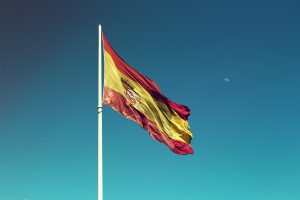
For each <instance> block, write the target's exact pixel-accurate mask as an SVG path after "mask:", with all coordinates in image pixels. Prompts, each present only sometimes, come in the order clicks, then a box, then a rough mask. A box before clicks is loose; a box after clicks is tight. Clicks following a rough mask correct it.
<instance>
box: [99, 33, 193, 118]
mask: <svg viewBox="0 0 300 200" xmlns="http://www.w3.org/2000/svg"><path fill="white" fill-rule="evenodd" d="M102 38H103V41H104V49H105V50H106V51H107V52H108V53H109V54H110V55H111V57H112V58H113V60H114V62H115V64H116V67H117V68H118V69H119V70H120V72H122V73H123V74H124V75H125V76H127V77H129V78H130V79H132V80H134V81H136V82H138V83H139V84H140V85H141V86H142V87H143V88H144V89H145V90H146V91H147V92H148V93H149V94H150V95H151V96H152V97H153V98H155V99H157V100H159V101H161V102H163V103H164V104H166V105H167V106H170V107H171V108H172V109H173V110H174V111H175V112H176V113H177V114H178V115H179V116H180V117H181V118H182V119H184V120H187V119H188V116H189V115H190V109H189V108H188V107H187V106H184V105H181V104H178V103H175V102H173V101H172V100H171V99H169V98H167V97H165V96H164V95H163V94H162V93H161V92H160V89H159V87H158V86H157V84H156V83H155V82H154V81H152V80H151V79H149V78H148V77H146V76H144V75H142V74H141V73H139V72H138V71H136V70H135V69H133V68H132V67H130V66H129V65H128V64H127V63H126V62H125V61H124V60H123V59H122V58H121V57H120V56H119V55H118V54H117V53H116V52H115V51H114V49H113V48H112V47H111V46H110V44H109V42H108V41H107V39H106V37H105V36H104V34H102Z"/></svg>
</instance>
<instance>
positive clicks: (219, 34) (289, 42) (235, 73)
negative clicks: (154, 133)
mask: <svg viewBox="0 0 300 200" xmlns="http://www.w3.org/2000/svg"><path fill="white" fill-rule="evenodd" d="M298 8H299V3H298V2H297V1H289V0H288V1H278V0H277V1H266V0H261V1H233V0H230V1H226V2H225V1H218V0H216V1H188V2H179V1H178V2H175V3H174V1H151V2H149V1H107V0H105V1H94V0H92V1H58V0H54V1H33V0H29V1H26V2H24V1H18V0H17V1H15V2H3V5H2V6H1V8H0V11H1V12H0V13H1V14H0V18H1V21H2V28H1V33H0V36H1V37H0V43H1V46H0V47H1V54H0V69H1V72H0V83H1V84H0V85H1V86H0V89H1V96H0V199H5V200H20V199H21V200H24V199H26V200H37V199H43V200H52V199H55V200H66V199H72V200H81V199H96V198H97V108H96V107H97V35H98V33H97V29H98V24H99V23H101V24H102V27H103V31H104V33H105V34H106V37H107V38H108V40H109V41H110V43H111V45H112V46H113V47H114V49H115V50H116V51H117V52H118V54H119V55H121V57H122V58H123V59H124V60H126V61H127V63H128V64H130V65H131V66H133V67H134V68H135V69H137V70H138V71H140V72H141V73H143V74H145V75H147V76H149V77H151V78H152V79H153V80H155V81H156V83H158V85H159V86H160V88H161V90H162V91H163V92H164V93H165V95H166V96H168V97H169V98H171V99H173V100H174V101H175V102H178V103H181V104H184V105H187V106H189V107H190V108H191V112H192V114H191V116H190V118H189V121H190V127H191V131H192V132H193V134H194V139H193V141H192V146H193V148H194V150H195V154H194V155H192V156H179V155H176V154H173V153H172V152H171V151H170V150H169V149H168V148H167V147H165V146H164V145H162V144H160V143H158V142H156V141H154V140H152V139H151V138H150V137H149V135H148V133H147V132H146V131H144V130H143V129H142V128H140V127H139V126H138V125H137V124H135V123H134V122H132V121H129V120H127V119H125V118H124V117H123V116H121V115H119V114H118V113H116V112H115V111H113V110H112V109H111V108H109V107H104V111H103V118H104V119H103V123H104V125H103V126H104V128H103V130H104V132H103V134H104V135H103V140H104V144H103V145H104V146H103V150H104V155H103V156H104V200H116V199H125V200H126V199H128V200H141V199H142V200H150V199H151V200H153V199H155V200H166V199H172V200H181V199H187V200H199V199H205V200H227V199H228V200H240V199H243V200H253V199H256V200H266V199H270V200H282V199H285V200H298V199H299V198H300V192H299V189H298V187H299V184H300V171H299V169H300V156H299V152H300V147H299V142H300V136H299V133H300V116H299V113H300V105H299V102H300V92H299V86H300V81H299V75H300V67H299V66H300V57H299V52H300V40H299V35H300V28H299V27H300V24H299V23H300V14H299V12H298Z"/></svg>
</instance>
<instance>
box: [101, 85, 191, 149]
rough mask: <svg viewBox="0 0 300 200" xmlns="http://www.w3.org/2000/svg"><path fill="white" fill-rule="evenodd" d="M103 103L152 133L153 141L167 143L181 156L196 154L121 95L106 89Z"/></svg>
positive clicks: (187, 145)
mask: <svg viewBox="0 0 300 200" xmlns="http://www.w3.org/2000/svg"><path fill="white" fill-rule="evenodd" d="M103 103H104V104H106V105H108V106H111V107H112V108H113V109H114V110H116V111H117V112H119V113H120V114H122V115H124V116H125V117H126V118H127V119H130V120H133V121H135V122H137V123H138V124H139V125H140V126H142V127H143V128H144V129H145V130H147V131H149V132H150V135H151V137H152V138H153V139H155V140H157V141H159V142H162V143H165V144H166V145H167V146H168V147H169V148H170V149H171V150H172V151H173V152H174V153H177V154H181V155H183V154H193V153H194V151H193V149H192V147H191V146H190V145H189V144H187V143H185V142H181V141H178V140H174V139H171V138H169V137H167V136H166V135H165V134H164V133H162V132H160V131H159V130H158V128H157V125H156V124H155V123H154V122H152V121H150V120H148V119H147V117H146V116H145V115H144V114H143V113H141V112H140V111H138V110H136V109H135V108H134V107H133V106H132V105H131V104H130V103H129V102H128V101H127V100H126V98H125V97H124V96H123V95H121V94H120V93H118V92H116V91H114V90H112V89H109V88H107V87H104V99H103Z"/></svg>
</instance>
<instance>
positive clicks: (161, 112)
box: [102, 34, 193, 154]
mask: <svg viewBox="0 0 300 200" xmlns="http://www.w3.org/2000/svg"><path fill="white" fill-rule="evenodd" d="M102 40H103V46H104V96H103V103H104V104H106V105H108V106H111V107H112V108H113V109H114V110H116V111H118V112H119V113H120V114H122V115H124V116H125V117H126V118H127V119H130V120H133V121H135V122H136V123H138V124H139V125H140V126H141V127H143V128H144V129H145V130H147V131H149V133H150V136H151V137H152V138H153V139H155V140H157V141H159V142H161V143H164V144H166V145H167V146H168V147H169V148H170V149H171V150H172V151H173V152H175V153H177V154H193V149H192V147H191V146H190V142H191V140H192V133H191V132H190V128H189V125H188V121H187V120H188V116H189V115H190V110H189V108H188V107H186V106H183V105H180V104H177V103H175V102H173V101H172V100H170V99H169V98H167V97H165V96H164V95H163V94H162V93H161V91H160V89H159V87H158V86H157V85H156V84H155V83H154V81H152V80H151V79H149V78H148V77H146V76H144V75H142V74H141V73H139V72H137V71H136V70H135V69H133V68H132V67H130V66H129V65H128V64H127V63H126V62H125V61H124V60H122V58H121V57H120V56H119V55H118V54H117V53H116V52H115V51H114V49H113V48H112V47H111V45H110V44H109V42H108V41H107V39H106V37H105V36H104V34H102Z"/></svg>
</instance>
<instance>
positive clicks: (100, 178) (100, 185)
mask: <svg viewBox="0 0 300 200" xmlns="http://www.w3.org/2000/svg"><path fill="white" fill-rule="evenodd" d="M98 41H99V43H98V200H103V174H102V172H103V171H102V166H103V163H102V29H101V25H100V24H99V27H98Z"/></svg>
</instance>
